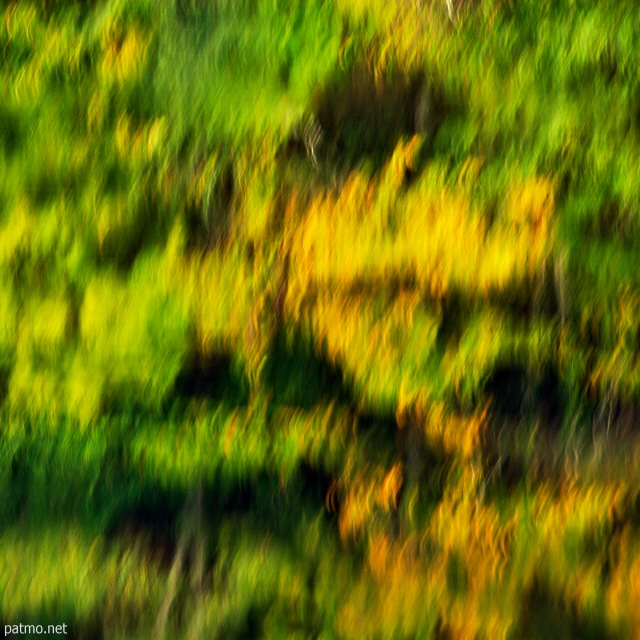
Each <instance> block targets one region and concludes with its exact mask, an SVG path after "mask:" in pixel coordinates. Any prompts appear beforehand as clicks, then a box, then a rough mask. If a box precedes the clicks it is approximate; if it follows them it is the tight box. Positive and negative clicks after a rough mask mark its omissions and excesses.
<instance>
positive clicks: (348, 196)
mask: <svg viewBox="0 0 640 640" xmlns="http://www.w3.org/2000/svg"><path fill="white" fill-rule="evenodd" d="M418 145H419V141H418V140H417V139H414V141H412V142H411V143H410V144H409V145H408V147H406V148H405V147H403V146H400V147H399V148H398V149H397V150H396V154H394V156H393V158H392V160H391V161H390V164H389V166H388V167H387V169H386V171H385V172H383V176H382V178H381V179H380V180H375V179H367V178H365V176H363V175H361V174H359V173H355V174H352V175H351V176H350V178H349V179H348V180H347V182H346V184H345V185H344V186H343V188H342V189H341V191H340V192H339V193H338V194H328V195H322V196H319V197H317V198H315V199H314V200H313V201H312V203H311V204H310V206H309V207H308V209H307V211H306V215H305V217H304V219H303V221H302V223H301V224H300V225H299V227H298V228H297V229H296V232H295V233H294V234H293V241H292V264H293V265H294V271H293V273H292V281H293V282H292V289H293V290H294V291H296V292H298V295H299V296H300V297H302V296H303V294H304V292H305V291H307V290H308V288H309V287H312V286H319V287H329V286H330V287H333V288H336V287H337V288H344V289H348V288H350V287H353V286H354V285H356V284H358V283H364V282H367V283H372V284H376V283H381V282H384V281H385V280H386V279H387V278H388V277H389V275H390V274H394V276H395V278H397V279H399V280H401V281H402V280H405V281H411V280H413V279H415V280H416V281H417V284H418V286H419V288H420V289H421V290H422V291H425V292H427V293H429V294H430V295H432V296H435V297H440V296H443V295H444V294H446V292H447V291H448V290H449V288H450V287H452V286H456V287H459V288H463V289H464V290H466V291H467V292H469V293H470V294H473V293H475V292H477V293H489V292H490V291H492V290H504V289H506V288H507V287H509V286H514V285H517V284H519V283H520V282H522V281H523V280H524V279H525V278H527V277H530V276H531V275H532V274H533V273H535V272H537V271H538V270H539V269H540V268H541V267H542V265H543V264H544V261H545V260H546V256H547V253H548V251H549V246H550V245H549V243H550V240H551V236H550V225H551V221H550V215H551V211H552V208H553V192H552V190H551V187H550V184H549V182H548V181H546V180H543V179H536V180H534V181H531V182H527V183H525V184H524V186H522V187H518V188H516V187H514V188H513V190H512V191H511V193H510V195H509V198H508V203H507V211H508V223H507V224H504V225H496V226H495V228H492V229H491V230H489V229H488V228H487V224H486V220H485V218H484V217H483V216H482V215H481V214H480V213H479V212H478V211H475V210H474V209H473V208H472V206H471V204H470V202H469V199H468V197H466V196H465V195H464V193H463V192H456V191H453V190H452V189H450V188H448V187H446V186H444V185H437V186H436V185H431V184H430V183H429V182H428V180H429V178H428V175H427V176H426V177H425V176H423V177H422V178H421V180H420V181H418V183H417V184H416V185H413V186H411V187H410V188H409V189H408V190H406V191H405V190H401V189H399V176H400V174H401V173H402V172H401V167H402V166H403V165H406V164H407V163H408V162H411V159H410V158H411V156H412V154H413V153H415V151H416V149H417V147H418ZM408 158H409V159H408ZM292 295H293V294H292Z"/></svg>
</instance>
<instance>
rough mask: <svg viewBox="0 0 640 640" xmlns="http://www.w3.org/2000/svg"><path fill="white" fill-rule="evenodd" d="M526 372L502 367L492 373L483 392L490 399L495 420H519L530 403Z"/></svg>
mask: <svg viewBox="0 0 640 640" xmlns="http://www.w3.org/2000/svg"><path fill="white" fill-rule="evenodd" d="M527 378H528V376H527V372H526V371H525V370H523V369H520V368H517V367H504V368H500V369H497V370H496V371H494V372H493V374H492V375H491V377H490V378H489V380H488V381H487V383H486V385H485V388H484V392H485V395H486V397H488V398H491V407H492V411H493V414H494V416H495V417H496V418H508V419H512V420H515V419H519V418H522V417H523V415H524V413H525V411H526V409H527V408H530V407H531V405H532V403H531V400H532V398H531V397H527V396H528V395H529V396H530V393H529V389H528V386H529V382H528V379H527Z"/></svg>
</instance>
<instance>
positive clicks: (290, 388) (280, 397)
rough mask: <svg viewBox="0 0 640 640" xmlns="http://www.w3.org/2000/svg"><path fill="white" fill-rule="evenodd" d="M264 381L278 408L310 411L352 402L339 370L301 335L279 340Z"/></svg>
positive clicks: (283, 337) (271, 356)
mask: <svg viewBox="0 0 640 640" xmlns="http://www.w3.org/2000/svg"><path fill="white" fill-rule="evenodd" d="M265 380H266V382H267V385H268V387H269V388H270V389H271V392H272V400H273V402H274V403H275V404H281V405H288V406H293V407H300V408H303V409H311V408H313V407H314V406H315V405H317V404H321V403H323V402H327V401H331V400H334V399H337V400H338V402H339V403H340V402H343V403H346V402H348V401H349V399H350V398H349V395H348V392H347V390H346V389H345V388H344V385H343V374H342V372H341V371H340V369H339V368H338V367H336V366H335V365H333V364H332V363H330V362H329V360H328V359H324V358H322V357H321V356H319V355H318V354H317V353H316V351H315V349H314V348H313V346H312V345H311V344H310V343H309V342H308V341H307V340H305V339H304V338H303V337H302V336H301V335H299V334H295V335H293V336H290V337H287V336H285V335H283V334H282V333H279V334H278V335H277V336H276V338H275V341H274V345H273V348H272V350H271V352H270V353H269V355H268V359H267V363H266V374H265Z"/></svg>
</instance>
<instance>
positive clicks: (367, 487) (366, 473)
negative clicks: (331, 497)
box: [339, 462, 403, 540]
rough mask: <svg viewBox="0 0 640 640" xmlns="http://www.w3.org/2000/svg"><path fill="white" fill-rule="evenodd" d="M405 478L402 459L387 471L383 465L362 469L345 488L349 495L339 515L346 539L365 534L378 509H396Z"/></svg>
mask: <svg viewBox="0 0 640 640" xmlns="http://www.w3.org/2000/svg"><path fill="white" fill-rule="evenodd" d="M402 481H403V474H402V464H401V463H399V462H398V463H396V464H394V465H393V467H392V468H391V469H390V470H389V471H388V472H386V473H385V471H384V469H382V468H380V467H367V468H365V469H363V470H361V471H358V472H357V473H356V474H355V476H354V477H353V478H351V479H350V480H349V483H348V485H347V486H346V487H345V491H346V496H345V498H344V503H343V505H342V508H341V510H340V518H339V529H340V536H341V537H342V539H343V540H347V539H348V538H350V537H355V536H357V535H359V534H361V533H362V532H363V531H364V529H365V526H366V524H367V523H368V521H369V519H370V518H371V517H372V516H373V515H374V514H375V513H376V511H377V510H380V511H381V512H383V513H385V512H386V513H388V512H390V511H392V510H393V509H395V508H396V507H397V496H398V493H399V491H400V488H401V486H402Z"/></svg>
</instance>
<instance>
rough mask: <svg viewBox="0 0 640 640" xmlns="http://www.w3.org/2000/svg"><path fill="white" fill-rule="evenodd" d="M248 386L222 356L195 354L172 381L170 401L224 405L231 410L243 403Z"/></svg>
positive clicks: (245, 399)
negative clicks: (223, 402)
mask: <svg viewBox="0 0 640 640" xmlns="http://www.w3.org/2000/svg"><path fill="white" fill-rule="evenodd" d="M248 388H249V385H248V383H247V381H246V380H245V379H244V377H243V376H242V374H241V373H240V371H239V369H238V367H235V366H234V362H233V359H232V357H231V356H230V355H229V354H226V353H217V354H214V355H212V356H204V355H202V354H200V353H195V354H193V355H192V356H191V358H190V359H189V361H188V362H187V364H186V366H185V367H184V368H183V370H182V371H181V372H180V374H179V375H178V377H177V378H176V382H175V387H174V393H173V394H172V395H173V399H177V400H211V401H213V402H221V401H223V400H224V401H225V402H227V403H230V404H231V405H232V406H240V405H244V404H246V403H247V401H248V398H249V394H248Z"/></svg>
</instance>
